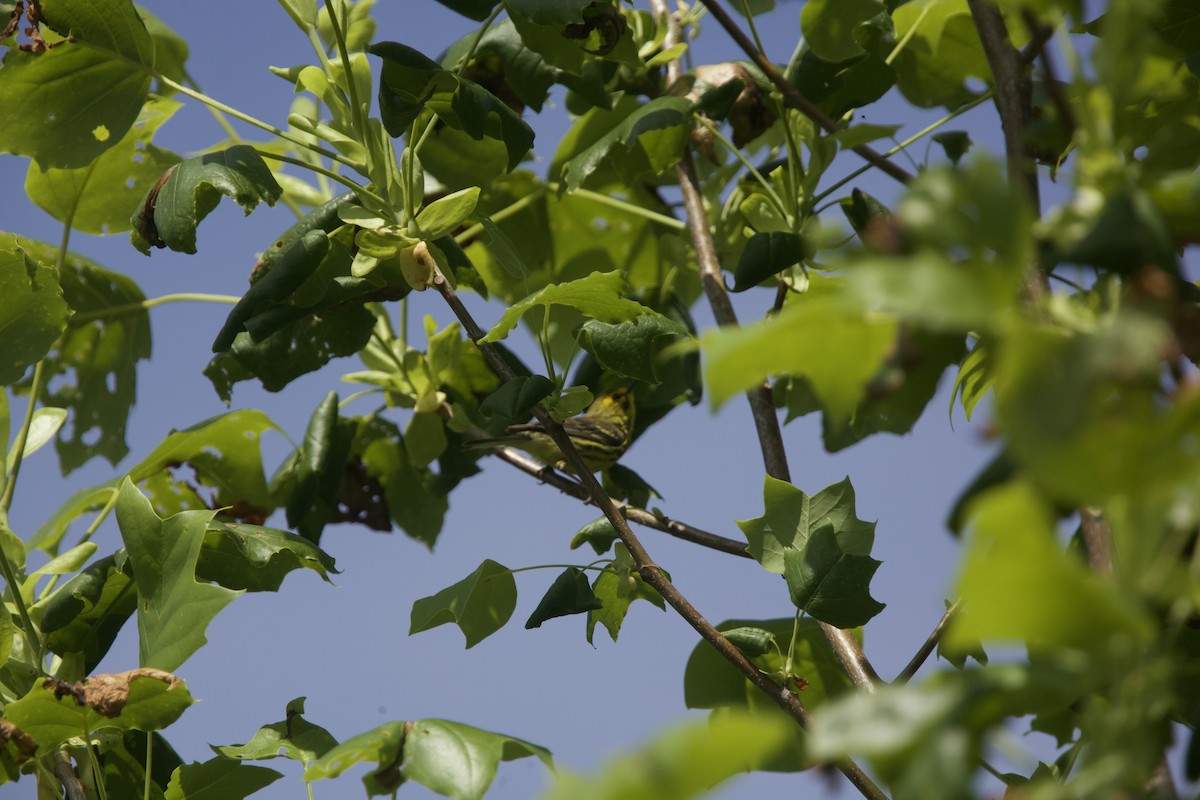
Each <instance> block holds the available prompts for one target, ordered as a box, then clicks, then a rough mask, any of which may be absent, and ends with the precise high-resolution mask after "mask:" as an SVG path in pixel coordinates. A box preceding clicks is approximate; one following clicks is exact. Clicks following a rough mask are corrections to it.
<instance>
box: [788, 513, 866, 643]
mask: <svg viewBox="0 0 1200 800" xmlns="http://www.w3.org/2000/svg"><path fill="white" fill-rule="evenodd" d="M880 563H882V562H879V561H876V560H875V559H873V558H871V557H870V556H863V555H851V554H850V553H847V552H846V551H844V550H843V549H842V545H841V539H840V538H839V537H838V535H837V534H836V533H835V532H834V528H833V524H832V523H830V522H828V521H826V522H824V523H822V524H820V525H818V526H817V528H816V529H815V530H814V531H812V533H811V534H809V536H808V539H807V540H806V541H805V542H804V544H803V546H802V547H801V548H800V549H799V550H796V549H793V548H790V547H789V548H787V549H785V550H784V551H783V577H784V580H786V581H787V584H788V591H789V592H790V594H791V596H792V602H793V603H795V604H796V607H797V608H799V609H801V610H802V611H804V612H806V613H808V614H809V615H810V616H812V617H815V618H816V619H819V620H820V621H822V622H824V623H827V624H829V625H833V626H834V627H837V628H857V627H859V626H861V625H865V624H866V623H867V621H868V620H870V619H871V618H872V617H874V616H875V615H876V614H878V613H879V612H880V611H883V607H884V606H883V603H880V602H879V601H877V600H875V598H873V597H871V595H870V592H869V589H868V584H869V583H870V581H871V577H872V576H873V575H874V574H875V570H877V569H878V568H879V565H880Z"/></svg>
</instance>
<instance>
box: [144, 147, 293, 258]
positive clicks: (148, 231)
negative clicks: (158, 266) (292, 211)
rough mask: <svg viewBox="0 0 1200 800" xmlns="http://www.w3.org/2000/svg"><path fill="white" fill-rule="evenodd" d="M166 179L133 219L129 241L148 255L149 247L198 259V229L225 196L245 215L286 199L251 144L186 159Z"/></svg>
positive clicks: (151, 193)
mask: <svg viewBox="0 0 1200 800" xmlns="http://www.w3.org/2000/svg"><path fill="white" fill-rule="evenodd" d="M164 177H166V180H165V182H164V183H162V185H161V186H157V185H156V187H157V191H156V190H155V189H154V188H152V189H151V190H150V192H149V193H148V194H147V196H146V198H145V199H144V200H143V201H142V204H141V206H139V210H138V212H137V213H136V214H135V215H134V218H133V231H132V232H131V233H130V239H131V241H132V242H133V245H134V246H135V247H137V248H138V249H139V250H141V251H142V252H143V253H146V254H149V253H150V246H151V245H154V246H155V247H169V248H171V249H172V250H178V251H180V252H183V253H195V252H196V227H197V226H198V225H199V224H200V221H201V220H202V219H204V218H205V217H207V216H208V214H209V212H210V211H212V210H213V209H214V208H216V207H217V203H219V202H220V200H221V195H225V196H227V197H229V198H230V199H232V200H233V201H234V202H236V203H237V204H238V205H239V206H241V207H242V208H243V209H244V210H245V212H246V213H247V214H249V213H250V212H251V211H253V210H254V208H255V207H256V206H257V205H258V204H259V202H260V201H264V200H265V201H266V203H267V205H269V206H273V205H275V201H276V200H278V199H279V198H280V197H281V196H282V195H283V189H282V188H280V186H279V184H278V183H276V182H275V178H274V176H272V174H271V170H270V168H269V167H268V166H267V165H266V162H264V161H263V160H262V156H260V155H259V154H258V153H256V152H255V150H254V148H253V147H251V146H250V145H247V144H236V145H233V146H232V147H229V148H226V149H225V150H218V151H216V152H213V153H205V154H204V155H201V156H195V157H193V158H188V159H184V160H183V161H181V162H180V163H179V164H178V165H177V166H176V167H175V168H174V169H172V170H171V171H170V173H169V175H167V176H164Z"/></svg>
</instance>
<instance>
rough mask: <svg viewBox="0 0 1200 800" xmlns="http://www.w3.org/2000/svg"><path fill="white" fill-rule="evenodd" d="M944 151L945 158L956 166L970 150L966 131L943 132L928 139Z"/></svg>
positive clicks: (969, 138)
mask: <svg viewBox="0 0 1200 800" xmlns="http://www.w3.org/2000/svg"><path fill="white" fill-rule="evenodd" d="M930 138H931V139H933V141H935V142H937V143H938V144H940V145H941V146H942V149H943V150H945V151H946V158H948V159H950V160H951V161H952V162H954V163H955V164H957V163H958V162H959V161H961V160H962V157H963V156H964V155H966V154H967V151H968V150H970V149H971V144H972V142H971V135H970V134H969V133H967V132H966V131H945V132H944V133H937V134H934V135H933V136H931V137H930Z"/></svg>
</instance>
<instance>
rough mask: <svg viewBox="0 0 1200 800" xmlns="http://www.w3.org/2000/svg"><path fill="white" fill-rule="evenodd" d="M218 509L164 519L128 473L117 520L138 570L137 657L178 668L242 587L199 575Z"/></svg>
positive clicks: (146, 663) (149, 663)
mask: <svg viewBox="0 0 1200 800" xmlns="http://www.w3.org/2000/svg"><path fill="white" fill-rule="evenodd" d="M215 514H216V512H215V511H184V512H183V513H181V514H176V515H174V516H172V517H169V518H168V519H166V520H162V519H160V518H159V517H158V515H157V514H155V513H154V509H153V507H152V506H151V505H150V501H149V500H147V499H146V497H145V496H144V495H142V493H141V492H139V491H138V490H137V489H136V488H135V487H134V485H133V482H132V481H130V480H129V478H126V479H125V481H124V482H123V483H122V485H121V490H120V495H119V496H118V498H117V523H118V524H119V525H120V527H121V538H122V539H124V540H125V549H126V552H127V553H128V554H129V560H130V562H131V563H132V564H133V570H134V573H135V574H136V575H137V592H138V657H139V662H140V663H141V664H142V665H143V666H155V667H159V668H161V669H175V668H176V667H178V666H179V665H180V664H182V663H183V662H184V661H187V659H188V657H189V656H190V655H191V654H192V653H194V652H196V651H197V650H199V649H200V648H201V647H202V646H204V643H205V642H207V641H208V640H207V639H206V638H205V636H204V629H205V628H206V627H208V623H209V622H211V621H212V619H213V617H215V616H216V615H217V614H218V613H219V612H220V611H221V609H222V608H224V607H225V606H226V605H228V604H229V603H231V602H232V601H233V599H234V598H235V597H237V596H238V595H239V594H240V592H233V591H230V590H228V589H223V588H221V587H219V586H213V585H212V584H204V583H199V582H198V581H197V580H196V562H197V560H198V559H199V556H200V548H201V546H202V545H203V542H204V532H205V530H206V528H207V526H208V523H209V521H210V520H211V519H212V518H213V516H214V515H215Z"/></svg>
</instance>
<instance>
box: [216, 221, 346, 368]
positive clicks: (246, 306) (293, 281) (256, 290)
mask: <svg viewBox="0 0 1200 800" xmlns="http://www.w3.org/2000/svg"><path fill="white" fill-rule="evenodd" d="M328 252H329V237H328V236H327V235H326V234H325V232H324V231H322V230H310V231H309V232H308V233H305V234H304V235H303V236H302V237H301V238H300V240H299V241H297V242H296V243H295V244H294V245H292V246H291V247H290V248H289V249H288V250H287V251H286V252H284V253H282V254H281V255H280V257H279V260H278V261H277V262H276V263H274V264H273V265H272V267H271V270H270V271H269V272H267V273H266V274H265V275H263V276H262V278H261V279H260V280H258V281H255V282H254V283H252V284H251V285H250V289H249V290H248V291H247V292H246V294H244V295H243V296H242V299H241V300H239V301H238V303H237V305H235V306H234V307H233V310H232V311H230V312H229V316H228V317H227V318H226V320H225V324H224V325H223V326H222V327H221V331H220V333H218V334H217V338H216V339H215V340H214V341H213V346H212V350H213V352H214V353H224V352H225V351H227V350H229V348H230V347H232V346H233V341H234V339H235V338H236V337H237V335H238V334H239V333H241V332H242V331H244V330H245V329H246V322H247V320H249V319H250V318H251V317H253V316H255V315H256V314H258V313H260V312H262V311H263V310H265V309H266V308H269V307H271V306H274V305H278V304H280V303H282V302H284V300H286V299H287V298H288V297H290V296H291V295H292V293H294V292H295V291H296V290H297V289H299V288H300V286H301V285H302V284H303V283H304V282H305V281H306V280H308V278H309V277H311V276H312V274H313V273H314V272H315V271H316V269H317V267H319V266H320V264H321V261H322V260H323V259H324V258H325V255H326V253H328ZM251 338H253V336H252V337H251Z"/></svg>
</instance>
